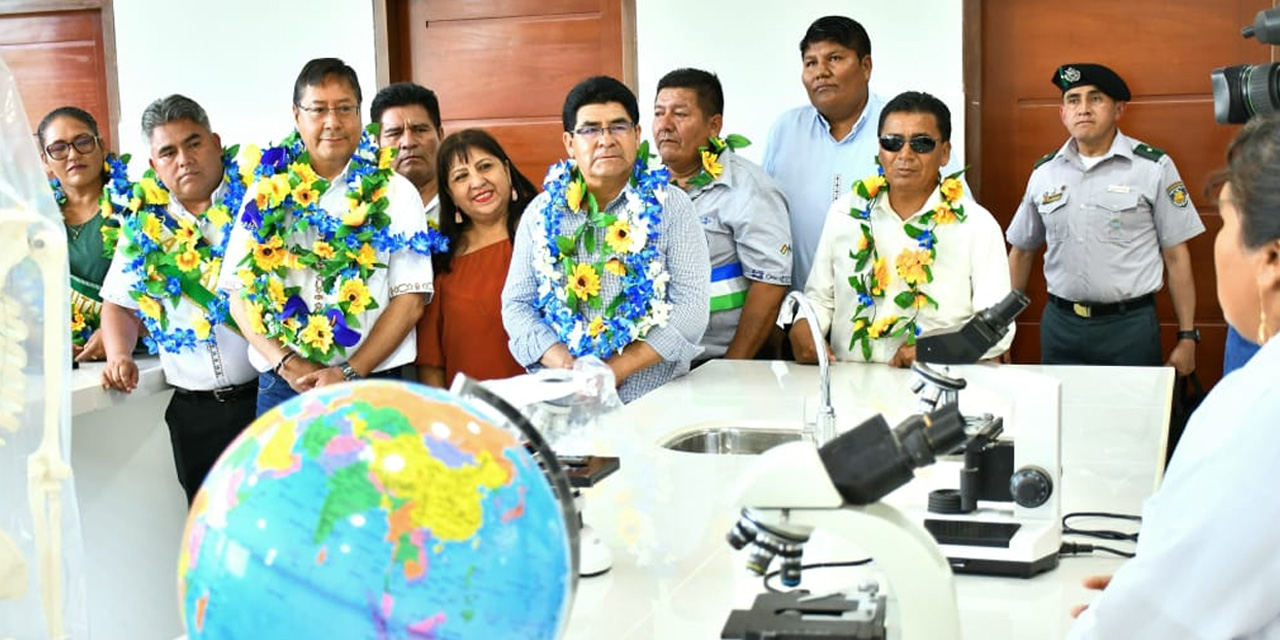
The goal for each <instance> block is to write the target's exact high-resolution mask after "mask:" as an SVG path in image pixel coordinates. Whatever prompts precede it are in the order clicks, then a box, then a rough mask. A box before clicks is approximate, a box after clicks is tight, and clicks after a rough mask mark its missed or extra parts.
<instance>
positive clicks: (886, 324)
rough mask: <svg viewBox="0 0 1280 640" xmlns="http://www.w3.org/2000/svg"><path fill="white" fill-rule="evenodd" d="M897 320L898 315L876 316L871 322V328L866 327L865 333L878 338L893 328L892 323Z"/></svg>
mask: <svg viewBox="0 0 1280 640" xmlns="http://www.w3.org/2000/svg"><path fill="white" fill-rule="evenodd" d="M897 321H898V316H884V317H881V318H877V319H876V321H875V322H873V323H871V328H870V329H867V335H868V336H869V337H872V338H879V337H880V336H883V335H884V334H886V333H888V332H889V331H890V329H892V328H893V324H894V323H895V322H897Z"/></svg>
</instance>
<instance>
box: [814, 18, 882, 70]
mask: <svg viewBox="0 0 1280 640" xmlns="http://www.w3.org/2000/svg"><path fill="white" fill-rule="evenodd" d="M819 42H834V43H836V44H838V45H840V46H842V47H844V48H846V49H853V50H854V52H855V53H857V54H858V59H859V60H861V59H862V58H864V57H866V56H869V55H871V37H870V36H868V35H867V30H866V29H864V28H863V27H862V25H861V24H859V23H858V21H857V20H854V19H853V18H846V17H845V16H823V17H821V18H818V19H817V20H814V21H813V24H811V25H809V30H808V31H805V32H804V38H802V39H801V40H800V55H801V56H804V54H805V52H806V51H808V50H809V47H810V46H811V45H814V44H817V43H819Z"/></svg>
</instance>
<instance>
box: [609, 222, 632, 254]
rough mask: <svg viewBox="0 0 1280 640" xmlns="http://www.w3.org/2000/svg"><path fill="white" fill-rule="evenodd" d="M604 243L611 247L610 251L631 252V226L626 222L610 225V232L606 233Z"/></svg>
mask: <svg viewBox="0 0 1280 640" xmlns="http://www.w3.org/2000/svg"><path fill="white" fill-rule="evenodd" d="M604 241H605V243H606V244H608V245H609V248H610V249H613V250H614V251H616V252H618V253H626V252H629V251H631V224H630V223H628V222H626V221H625V220H618V221H616V222H614V223H613V224H611V225H609V230H608V231H606V232H605V236H604Z"/></svg>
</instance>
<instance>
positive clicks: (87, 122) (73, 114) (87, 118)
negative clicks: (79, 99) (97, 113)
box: [36, 105, 101, 153]
mask: <svg viewBox="0 0 1280 640" xmlns="http://www.w3.org/2000/svg"><path fill="white" fill-rule="evenodd" d="M58 118H72V119H74V120H79V121H80V122H82V123H84V126H86V127H89V131H92V132H93V135H95V136H98V135H101V134H100V133H99V132H98V121H97V120H94V119H93V116H91V115H89V112H88V111H85V110H84V109H81V108H80V107H73V106H71V105H67V106H65V107H58V108H57V109H54V110H53V111H50V112H49V113H48V114H46V115H45V117H43V118H41V119H40V124H38V125H36V137H37V138H39V139H40V152H41V153H44V147H45V145H46V144H48V142H49V141H48V140H45V139H44V133H45V130H46V129H48V128H49V125H51V124H53V121H54V120H57V119H58Z"/></svg>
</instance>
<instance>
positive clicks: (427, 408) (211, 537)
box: [178, 381, 575, 640]
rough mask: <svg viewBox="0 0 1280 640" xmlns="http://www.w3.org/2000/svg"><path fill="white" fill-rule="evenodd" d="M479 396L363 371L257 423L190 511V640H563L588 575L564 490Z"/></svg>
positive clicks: (182, 577) (185, 552)
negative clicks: (579, 581) (374, 377)
mask: <svg viewBox="0 0 1280 640" xmlns="http://www.w3.org/2000/svg"><path fill="white" fill-rule="evenodd" d="M476 406H477V405H476V404H475V403H473V402H471V401H469V400H464V399H460V398H458V397H456V396H453V395H451V394H449V393H447V392H444V391H441V390H437V389H430V388H427V387H423V386H419V385H412V384H408V383H400V382H392V381H361V382H357V383H354V384H342V385H335V386H332V387H324V388H321V389H318V390H315V391H312V392H309V393H306V394H303V395H300V396H298V397H296V398H293V399H291V400H290V401H288V402H286V403H284V404H282V405H280V406H278V407H276V408H275V409H273V410H271V411H270V412H268V413H266V414H264V415H263V416H261V417H260V418H258V419H257V420H256V421H255V422H254V423H253V424H252V425H250V426H249V427H248V428H246V429H245V431H244V432H243V433H242V434H241V435H240V437H239V438H238V439H237V440H236V441H235V442H234V443H232V445H231V446H230V447H228V448H227V450H226V451H225V452H224V453H223V455H222V457H221V458H220V459H219V461H218V463H217V464H216V465H215V466H214V468H213V470H212V471H211V472H210V473H209V476H208V477H207V478H206V480H205V482H204V484H203V485H202V488H201V490H200V493H199V495H198V496H197V497H196V500H195V502H194V504H193V505H192V510H191V513H190V515H189V516H188V519H187V525H186V531H185V533H184V536H183V545H182V550H181V554H180V557H179V563H178V583H179V599H180V602H181V605H182V610H183V621H184V623H185V624H186V628H187V635H188V638H189V639H190V640H206V639H207V640H239V639H249V638H255V639H256V638H337V639H342V640H354V639H361V638H369V639H370V640H375V639H378V640H381V639H391V638H441V639H445V638H456V639H469V638H485V639H498V638H521V639H526V638H527V639H538V638H555V637H558V636H559V634H560V633H561V631H562V630H563V627H564V625H565V621H566V619H567V617H568V612H569V607H570V605H571V601H572V593H573V582H572V577H571V576H573V575H575V573H574V571H573V569H572V557H573V556H572V551H571V549H572V546H571V543H570V533H569V532H568V530H567V527H566V518H565V515H564V513H565V512H564V508H563V503H562V502H560V500H559V499H558V498H557V496H556V493H555V491H553V489H552V485H551V484H550V483H549V482H548V480H547V478H546V476H545V475H544V474H543V471H542V469H541V468H540V467H539V465H538V463H537V461H536V460H535V459H534V458H533V456H531V455H530V454H529V453H528V452H527V451H526V449H525V447H524V446H523V445H522V443H521V442H520V441H519V440H518V439H517V438H516V437H515V436H514V435H513V434H512V432H511V431H509V430H508V429H504V428H502V427H500V426H497V425H495V423H494V422H493V421H492V420H491V419H489V418H487V417H486V416H487V415H493V414H492V412H490V413H482V412H481V411H480V410H477V408H476Z"/></svg>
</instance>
